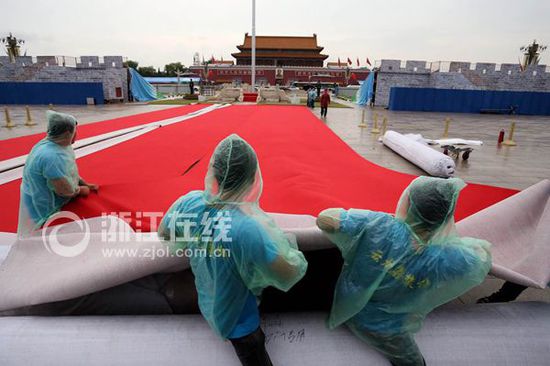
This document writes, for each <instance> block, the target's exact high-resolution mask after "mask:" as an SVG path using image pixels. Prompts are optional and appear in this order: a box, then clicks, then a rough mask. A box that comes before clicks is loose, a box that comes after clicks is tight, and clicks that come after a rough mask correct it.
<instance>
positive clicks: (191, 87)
mask: <svg viewBox="0 0 550 366" xmlns="http://www.w3.org/2000/svg"><path fill="white" fill-rule="evenodd" d="M189 94H191V95H193V94H195V83H194V82H193V80H190V81H189Z"/></svg>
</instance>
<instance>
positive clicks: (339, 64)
mask: <svg viewBox="0 0 550 366" xmlns="http://www.w3.org/2000/svg"><path fill="white" fill-rule="evenodd" d="M340 66H342V64H341V63H340V57H338V67H340Z"/></svg>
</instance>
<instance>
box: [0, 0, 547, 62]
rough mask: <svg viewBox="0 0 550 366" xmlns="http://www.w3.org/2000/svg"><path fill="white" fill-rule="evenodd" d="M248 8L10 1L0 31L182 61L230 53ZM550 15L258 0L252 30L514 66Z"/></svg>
mask: <svg viewBox="0 0 550 366" xmlns="http://www.w3.org/2000/svg"><path fill="white" fill-rule="evenodd" d="M250 4H251V0H210V1H181V0H179V1H176V0H162V1H155V2H152V1H150V0H147V1H146V0H134V1H131V2H129V1H122V0H109V1H107V0H95V1H77V0H56V1H39V0H27V1H24V2H22V1H16V0H8V1H3V5H2V10H3V11H2V13H3V16H2V24H0V34H2V35H4V34H6V33H8V32H13V33H14V34H16V35H18V36H21V38H23V39H25V40H26V41H27V43H26V45H25V48H26V49H27V50H28V53H29V54H30V55H67V56H80V55H123V56H127V57H128V58H130V59H134V60H137V61H139V62H140V64H141V65H154V66H158V67H162V66H163V65H164V64H166V63H168V62H172V61H181V62H183V63H184V64H187V65H188V64H190V63H191V61H192V56H193V53H195V52H199V53H201V54H204V56H205V58H209V57H210V56H211V55H213V56H214V57H216V58H218V57H223V58H224V59H231V53H232V52H236V51H237V50H236V48H235V46H236V45H237V44H239V43H241V42H242V39H243V35H244V33H245V32H246V31H249V30H250V26H251V21H250V8H251V6H250ZM6 14H9V15H8V16H5V15H6ZM549 17H550V2H548V1H545V0H525V1H522V2H518V1H517V0H516V1H511V0H500V1H497V0H484V1H473V0H462V1H460V0H439V1H435V0H432V1H427V0H417V1H406V0H386V1H366V0H362V1H358V0H349V1H346V2H335V1H325V0H306V1H297V0H292V1H291V0H278V1H266V0H257V33H258V34H264V35H279V34H280V35H310V34H312V33H317V35H318V39H319V43H320V45H322V46H324V47H325V51H324V52H325V53H326V54H329V55H330V56H331V57H330V59H331V60H336V59H337V58H338V57H340V58H342V59H345V58H347V57H350V58H351V59H352V60H353V61H354V62H355V58H356V57H359V58H360V60H361V62H364V60H365V58H366V57H369V58H370V59H371V60H373V59H381V58H400V59H417V60H428V61H433V60H465V61H474V62H475V61H477V62H484V61H485V62H512V63H514V62H517V61H518V57H519V56H520V52H519V47H520V46H522V45H524V44H526V43H527V42H529V41H531V40H533V39H535V38H536V39H538V40H541V41H543V42H546V43H550V22H548V21H547V20H548V18H549ZM547 53H548V52H547ZM548 57H549V56H548V55H544V56H543V62H544V61H545V60H547V59H548ZM547 63H550V62H547Z"/></svg>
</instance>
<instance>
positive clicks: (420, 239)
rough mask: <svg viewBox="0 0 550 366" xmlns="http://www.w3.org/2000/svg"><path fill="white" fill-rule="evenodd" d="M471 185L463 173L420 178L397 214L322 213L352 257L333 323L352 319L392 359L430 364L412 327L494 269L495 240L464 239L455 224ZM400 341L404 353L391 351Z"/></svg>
mask: <svg viewBox="0 0 550 366" xmlns="http://www.w3.org/2000/svg"><path fill="white" fill-rule="evenodd" d="M464 186H465V184H464V182H463V181H462V180H460V179H455V178H452V179H441V178H431V177H419V178H417V179H415V180H414V181H413V182H412V183H411V184H410V185H409V187H408V188H407V189H406V190H405V191H404V192H403V195H402V196H401V199H400V201H399V204H398V207H397V213H396V215H395V217H393V216H392V215H389V214H386V213H381V212H374V211H367V210H354V209H351V210H348V211H346V210H343V209H328V210H325V211H323V212H322V213H321V214H320V215H319V218H318V225H319V227H320V228H321V229H322V230H324V231H325V233H326V234H327V235H328V237H329V238H330V240H331V241H332V242H333V243H334V244H336V246H337V247H338V248H339V249H340V251H341V252H342V256H343V259H344V266H343V268H342V273H341V275H340V277H339V279H338V282H337V284H336V289H335V293H334V300H333V306H332V310H331V313H330V317H329V320H328V326H329V328H335V327H337V326H339V325H341V324H343V323H346V324H347V325H348V326H349V327H350V328H351V329H352V330H353V331H354V333H356V334H357V335H358V336H359V337H360V338H362V339H364V340H365V341H367V342H368V343H370V344H372V345H373V346H375V347H376V348H378V349H379V350H381V351H382V352H384V353H386V355H388V356H389V358H390V360H392V362H394V363H396V364H408V363H406V362H405V363H403V362H402V361H403V360H407V359H408V360H411V357H419V360H418V361H414V360H413V361H412V362H411V363H410V364H420V365H421V364H422V359H421V356H419V353H418V352H417V347H416V344H415V343H414V339H413V338H412V335H411V333H414V332H416V331H418V330H419V329H420V327H421V325H422V321H423V319H424V318H425V316H426V315H427V314H428V313H429V312H430V311H432V310H433V309H434V308H435V307H437V306H439V305H441V304H444V303H446V302H448V301H450V300H452V299H454V298H456V297H457V296H459V295H461V294H463V293H464V292H466V291H467V290H469V289H470V288H472V287H474V286H476V285H478V284H480V283H481V282H482V281H483V280H484V278H485V276H486V275H487V273H488V272H489V269H490V268H491V256H490V253H489V246H490V244H489V243H488V242H486V241H484V240H480V239H474V238H466V237H462V238H461V237H459V236H458V234H457V232H456V229H455V223H454V217H453V216H454V211H455V206H456V201H457V199H458V194H459V192H460V190H461V189H462V188H463V187H464ZM392 344H393V346H395V347H394V349H395V352H398V353H399V354H393V355H391V354H388V353H392V352H393V351H388V349H390V350H391V347H390V346H388V345H392ZM411 355H412V356H411ZM415 355H416V356H415ZM400 356H402V358H400Z"/></svg>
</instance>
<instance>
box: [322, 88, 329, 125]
mask: <svg viewBox="0 0 550 366" xmlns="http://www.w3.org/2000/svg"><path fill="white" fill-rule="evenodd" d="M320 103H321V117H322V118H326V117H327V110H328V105H329V104H330V95H329V94H328V89H325V91H324V92H323V95H321V100H320Z"/></svg>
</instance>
